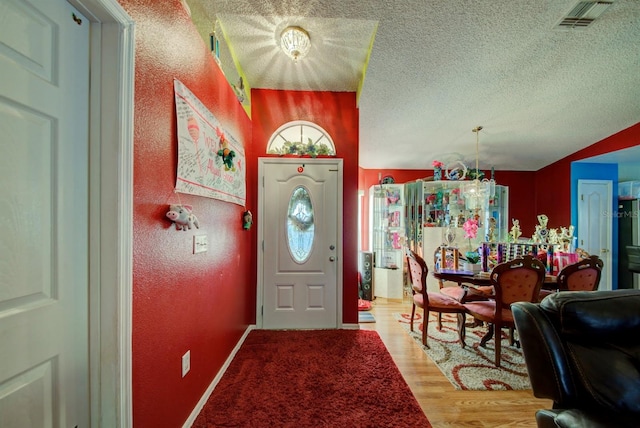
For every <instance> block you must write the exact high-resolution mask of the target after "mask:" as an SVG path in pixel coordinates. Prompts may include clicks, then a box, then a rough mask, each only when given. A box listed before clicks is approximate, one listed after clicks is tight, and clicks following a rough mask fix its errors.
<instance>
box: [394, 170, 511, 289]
mask: <svg viewBox="0 0 640 428" xmlns="http://www.w3.org/2000/svg"><path fill="white" fill-rule="evenodd" d="M471 184H473V182H471V181H469V180H461V181H456V180H441V181H416V182H413V183H405V204H406V209H405V212H406V219H405V233H406V244H407V246H408V247H409V248H411V249H412V250H413V251H415V252H416V253H418V254H420V255H421V256H422V257H423V258H424V259H425V261H426V262H427V266H428V267H429V270H433V269H434V252H435V250H436V248H438V247H439V246H440V245H442V244H445V245H449V246H455V247H457V248H459V249H460V252H461V253H462V254H464V253H465V252H466V251H470V250H475V249H478V248H479V247H480V245H481V243H482V242H485V241H488V242H499V241H505V240H506V239H507V235H508V233H509V230H508V227H509V213H508V206H509V191H508V188H507V187H506V186H500V185H496V184H495V183H491V186H493V187H491V188H490V189H489V188H488V187H487V189H489V190H487V192H486V194H483V195H484V196H483V197H481V198H477V197H476V198H474V199H471V198H469V194H470V191H469V186H470V185H471ZM483 186H489V184H487V183H486V182H485V183H484V184H483ZM468 219H476V220H478V234H477V236H476V238H475V239H473V240H471V241H470V240H469V239H467V238H465V237H464V229H463V225H464V223H465V221H467V220H468ZM428 286H429V288H430V289H431V290H434V289H436V288H437V281H436V280H435V279H434V278H433V277H432V276H431V275H429V279H428Z"/></svg>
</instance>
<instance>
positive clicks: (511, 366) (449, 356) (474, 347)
mask: <svg viewBox="0 0 640 428" xmlns="http://www.w3.org/2000/svg"><path fill="white" fill-rule="evenodd" d="M436 316H437V315H436V314H434V313H431V314H430V319H429V327H428V329H427V344H428V345H429V348H426V347H424V346H423V345H422V333H421V332H422V313H421V312H420V313H419V314H416V317H415V318H414V324H413V330H414V331H413V332H411V331H409V321H410V319H411V314H395V317H396V319H397V320H398V321H399V322H400V324H401V325H402V326H403V327H404V329H405V330H406V331H407V333H409V335H410V336H411V337H412V338H413V339H414V341H415V343H416V345H417V346H419V347H420V348H421V349H422V350H423V351H424V352H425V353H426V354H427V356H428V357H429V358H430V359H431V361H433V362H434V363H435V364H436V365H437V366H438V368H439V369H440V371H441V372H442V373H443V374H444V375H445V376H446V377H447V379H449V381H450V382H451V383H452V384H453V386H454V387H455V389H461V390H490V391H494V390H517V389H531V384H530V382H529V375H528V374H527V366H526V364H525V362H524V357H523V356H522V351H521V350H520V349H519V348H517V347H515V346H509V341H508V340H507V333H506V330H505V331H503V332H502V337H503V339H502V356H501V359H500V364H501V367H499V368H498V367H496V366H495V364H494V361H495V348H494V346H495V345H494V341H493V339H491V340H490V341H489V342H487V345H486V347H485V348H482V347H480V346H479V343H480V339H481V338H482V336H484V334H485V333H486V331H487V328H486V327H484V326H480V327H467V329H466V330H467V338H466V340H465V342H466V344H467V346H466V347H465V348H462V347H461V346H460V342H459V340H458V333H457V331H458V330H457V325H456V319H455V316H453V315H452V314H443V316H442V331H438V329H437V318H436Z"/></svg>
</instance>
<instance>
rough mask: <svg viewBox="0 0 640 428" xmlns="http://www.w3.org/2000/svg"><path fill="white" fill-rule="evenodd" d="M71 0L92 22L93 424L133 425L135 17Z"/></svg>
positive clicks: (108, 2)
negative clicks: (133, 18)
mask: <svg viewBox="0 0 640 428" xmlns="http://www.w3.org/2000/svg"><path fill="white" fill-rule="evenodd" d="M67 1H68V2H69V3H70V4H72V5H73V6H74V7H76V8H77V9H78V10H79V11H80V12H82V13H83V14H84V15H85V17H86V18H87V19H88V20H89V22H90V25H91V31H90V34H91V35H90V37H91V39H90V59H89V60H90V70H91V73H90V79H91V80H90V92H89V106H90V116H89V165H90V176H89V236H90V243H89V302H88V305H89V323H90V325H89V366H90V374H89V383H90V393H91V409H90V411H91V427H95V428H97V427H101V426H112V427H129V426H132V425H133V409H132V397H131V395H132V394H131V390H132V374H131V326H132V289H133V225H132V220H133V111H134V77H135V69H134V58H135V56H134V55H135V37H134V24H135V23H134V21H133V20H132V19H131V17H130V16H129V15H128V14H127V13H126V12H125V10H124V9H123V8H122V6H121V5H120V3H119V2H118V1H117V0H67ZM114 326H115V328H114Z"/></svg>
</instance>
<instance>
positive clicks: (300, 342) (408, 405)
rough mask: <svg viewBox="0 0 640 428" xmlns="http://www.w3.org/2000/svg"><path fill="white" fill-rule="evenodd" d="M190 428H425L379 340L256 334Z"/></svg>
mask: <svg viewBox="0 0 640 428" xmlns="http://www.w3.org/2000/svg"><path fill="white" fill-rule="evenodd" d="M192 426H193V427H197V428H200V427H274V428H275V427H278V428H280V427H296V428H299V427H332V428H334V427H420V428H427V427H431V424H430V423H429V421H428V420H427V418H426V416H425V415H424V413H423V412H422V409H421V408H420V405H419V404H418V402H417V401H416V399H415V397H414V396H413V394H412V392H411V390H410V389H409V387H408V385H407V383H406V382H405V380H404V379H403V378H402V375H401V374H400V371H399V370H398V368H397V367H396V365H395V363H394V362H393V359H392V358H391V355H390V354H389V352H388V351H387V348H386V347H385V345H384V343H383V342H382V340H381V339H380V336H379V335H378V333H377V332H375V331H372V330H254V331H252V332H251V333H249V335H248V336H247V338H246V340H245V342H244V343H243V344H242V347H241V348H240V350H239V351H238V353H237V355H236V356H235V358H234V359H233V361H232V362H231V364H230V365H229V368H228V369H227V371H226V372H225V374H224V375H223V376H222V378H221V379H220V382H219V383H218V385H217V386H216V388H215V389H214V391H213V393H212V394H211V397H209V400H208V401H207V404H205V406H204V408H203V409H202V411H201V412H200V414H199V415H198V417H197V419H196V421H195V422H194V424H193V425H192Z"/></svg>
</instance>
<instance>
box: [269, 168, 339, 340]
mask: <svg viewBox="0 0 640 428" xmlns="http://www.w3.org/2000/svg"><path fill="white" fill-rule="evenodd" d="M259 180H261V182H262V183H263V184H264V186H263V188H262V189H261V196H262V197H261V198H260V199H261V203H260V207H261V210H260V212H261V213H262V215H261V217H262V221H259V222H258V226H259V228H260V231H259V234H260V236H261V238H262V242H263V245H262V249H263V251H261V252H260V255H261V262H260V263H259V266H262V272H261V275H260V276H261V277H262V281H261V285H262V301H261V307H260V308H259V313H258V319H259V320H260V318H261V319H262V327H263V328H267V329H284V328H287V329H291V328H336V327H338V325H339V323H340V318H341V311H342V308H341V304H340V300H339V298H340V296H341V294H342V292H341V287H339V283H340V277H341V275H342V269H341V266H342V263H341V254H342V244H341V239H340V237H341V233H339V231H340V228H339V225H340V224H341V221H340V219H341V213H342V160H340V159H304V160H302V161H301V160H298V159H276V158H269V159H260V164H259ZM259 294H260V293H259ZM259 306H260V302H259Z"/></svg>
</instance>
